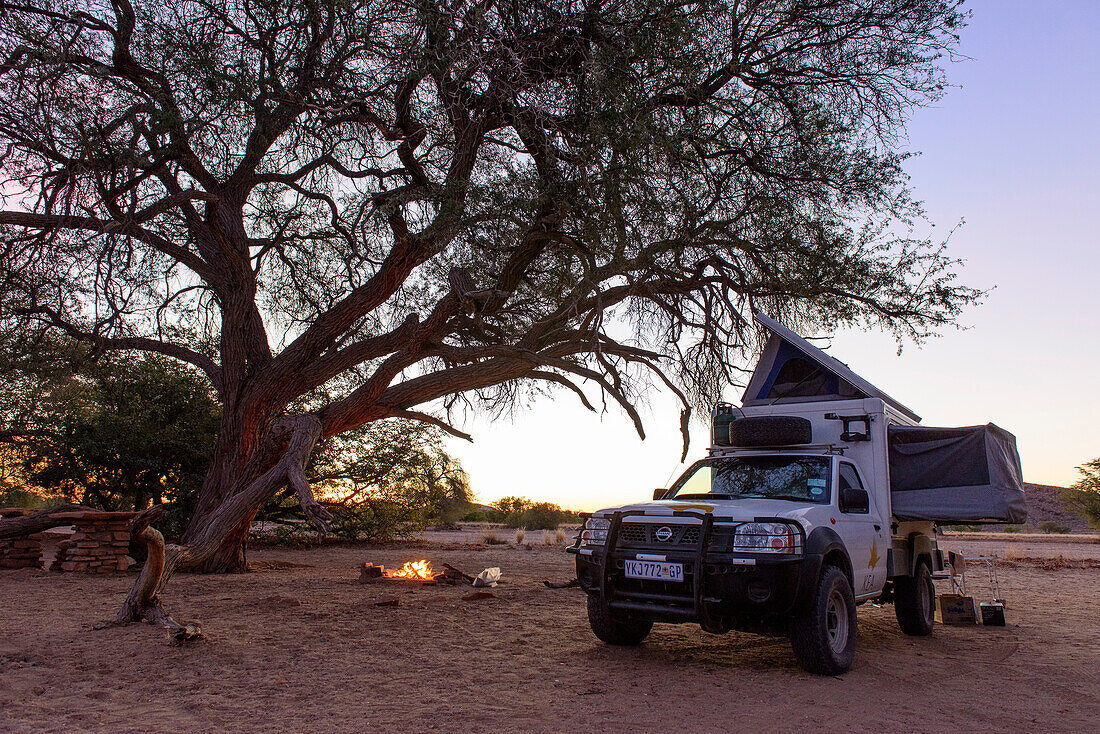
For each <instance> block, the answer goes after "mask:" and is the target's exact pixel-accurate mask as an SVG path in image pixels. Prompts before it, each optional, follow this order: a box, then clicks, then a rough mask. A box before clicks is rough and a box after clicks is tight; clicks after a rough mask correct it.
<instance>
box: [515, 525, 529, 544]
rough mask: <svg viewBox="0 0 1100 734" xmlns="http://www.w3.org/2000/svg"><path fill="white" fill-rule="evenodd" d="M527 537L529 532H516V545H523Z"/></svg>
mask: <svg viewBox="0 0 1100 734" xmlns="http://www.w3.org/2000/svg"><path fill="white" fill-rule="evenodd" d="M526 537H527V531H526V530H524V529H523V528H520V529H519V530H517V531H516V545H523V539H524V538H526Z"/></svg>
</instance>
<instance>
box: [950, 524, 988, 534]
mask: <svg viewBox="0 0 1100 734" xmlns="http://www.w3.org/2000/svg"><path fill="white" fill-rule="evenodd" d="M947 529H948V530H954V531H955V532H957V533H977V532H981V530H982V526H981V525H948V526H947Z"/></svg>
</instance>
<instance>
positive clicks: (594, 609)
mask: <svg viewBox="0 0 1100 734" xmlns="http://www.w3.org/2000/svg"><path fill="white" fill-rule="evenodd" d="M588 624H589V625H591V626H592V633H593V634H595V635H596V637H598V638H600V639H601V640H603V641H604V642H606V643H607V644H609V645H637V644H639V643H641V641H642V640H644V639H645V638H646V637H647V636H648V635H649V631H650V630H651V629H653V623H652V622H649V621H646V620H642V619H628V618H624V617H614V616H612V615H611V613H610V610H609V609H607V608H606V607H604V605H603V604H601V603H600V600H599V599H597V598H596V597H594V596H590V597H588Z"/></svg>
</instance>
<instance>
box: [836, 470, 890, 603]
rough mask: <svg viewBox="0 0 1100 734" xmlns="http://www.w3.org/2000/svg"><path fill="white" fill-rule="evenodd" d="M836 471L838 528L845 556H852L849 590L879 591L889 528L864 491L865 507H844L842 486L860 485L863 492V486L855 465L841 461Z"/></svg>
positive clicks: (883, 577)
mask: <svg viewBox="0 0 1100 734" xmlns="http://www.w3.org/2000/svg"><path fill="white" fill-rule="evenodd" d="M837 474H838V476H837V480H838V483H837V486H838V488H839V491H838V492H837V498H838V507H839V509H840V518H839V520H838V525H839V527H840V528H841V530H840V536H841V537H842V538H843V539H844V545H845V546H846V547H847V549H848V556H849V558H851V560H852V585H853V586H854V587H855V588H854V589H852V591H854V592H855V595H856V596H857V597H863V596H868V595H870V594H874V593H877V592H878V591H880V590H881V589H882V587H883V585H884V584H885V583H886V550H887V549H888V548H889V547H890V545H889V541H890V539H889V534H888V529H889V528H888V527H887V524H886V523H885V522H884V521H883V519H882V512H881V509H880V508H878V507H876V505H875V498H874V496H873V495H872V493H870V492H867V501H868V506H867V507H866V508H862V507H857V508H848V507H845V506H844V503H843V501H841V500H840V498H841V497H842V496H843V493H844V489H845V488H846V487H849V488H855V489H862V490H864V491H865V492H866V490H867V488H866V486H865V485H864V484H863V481H862V480H861V479H860V476H859V472H858V471H857V470H856V468H855V466H854V465H853V464H850V463H848V462H846V461H841V462H839V465H838V470H837Z"/></svg>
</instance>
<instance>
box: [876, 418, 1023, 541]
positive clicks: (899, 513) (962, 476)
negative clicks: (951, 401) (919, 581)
mask: <svg viewBox="0 0 1100 734" xmlns="http://www.w3.org/2000/svg"><path fill="white" fill-rule="evenodd" d="M889 451H890V500H891V504H892V506H893V512H894V516H895V517H898V518H899V519H902V520H936V521H938V522H948V523H950V522H954V523H971V522H1016V523H1020V522H1024V521H1025V520H1027V502H1026V499H1025V497H1024V485H1023V477H1022V472H1021V471H1020V455H1019V454H1018V453H1017V452H1016V437H1015V436H1013V435H1012V434H1011V433H1009V432H1008V431H1006V430H1004V429H1003V428H1000V427H998V426H995V425H993V424H992V423H990V424H988V425H984V426H969V427H966V428H928V427H925V426H890V430H889Z"/></svg>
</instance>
